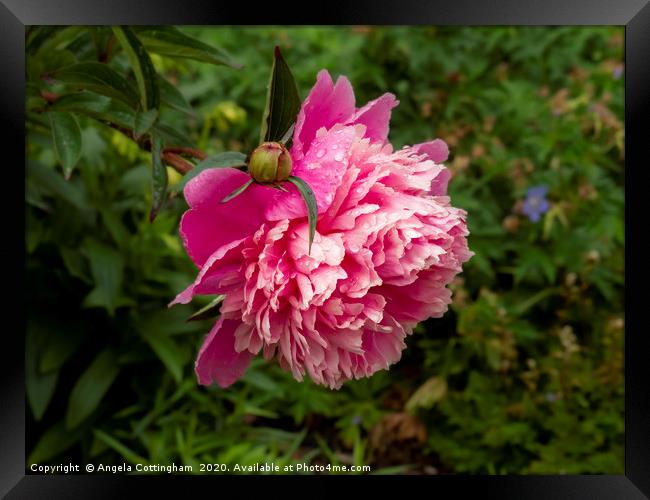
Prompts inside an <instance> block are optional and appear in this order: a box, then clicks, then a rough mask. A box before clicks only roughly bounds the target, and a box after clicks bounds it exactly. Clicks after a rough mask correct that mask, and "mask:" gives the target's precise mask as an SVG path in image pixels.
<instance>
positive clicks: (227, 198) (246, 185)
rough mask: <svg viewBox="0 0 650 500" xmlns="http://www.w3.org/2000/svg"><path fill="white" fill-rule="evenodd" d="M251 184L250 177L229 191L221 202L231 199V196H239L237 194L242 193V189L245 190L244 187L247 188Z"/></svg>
mask: <svg viewBox="0 0 650 500" xmlns="http://www.w3.org/2000/svg"><path fill="white" fill-rule="evenodd" d="M251 184H253V179H251V180H249V181H247V182H245V183H244V184H242V185H241V186H239V187H238V188H237V189H235V190H234V191H233V192H232V193H230V194H229V195H228V196H226V197H225V198H224V199H223V200H221V203H226V202H228V201H230V200H232V199H233V198H235V197H236V196H239V195H240V194H242V193H243V192H244V191H246V189H247V188H248V186H250V185H251Z"/></svg>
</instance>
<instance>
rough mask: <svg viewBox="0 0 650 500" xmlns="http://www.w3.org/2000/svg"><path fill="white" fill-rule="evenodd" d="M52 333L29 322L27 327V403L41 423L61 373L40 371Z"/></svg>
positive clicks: (41, 326)
mask: <svg viewBox="0 0 650 500" xmlns="http://www.w3.org/2000/svg"><path fill="white" fill-rule="evenodd" d="M49 333H50V332H48V331H47V329H46V328H45V326H44V325H41V324H35V323H34V322H31V321H30V322H29V323H28V325H27V333H26V343H25V386H26V392H27V401H28V402H29V407H30V408H31V410H32V414H33V415H34V418H35V419H36V420H37V421H39V420H41V418H42V417H43V414H44V413H45V410H46V409H47V407H48V405H49V404H50V401H51V400H52V396H53V395H54V390H55V389H56V383H57V381H58V379H59V371H58V370H52V371H49V372H42V371H41V370H39V366H38V365H39V359H40V357H41V353H42V350H43V345H44V343H45V342H46V340H47V337H48V335H49Z"/></svg>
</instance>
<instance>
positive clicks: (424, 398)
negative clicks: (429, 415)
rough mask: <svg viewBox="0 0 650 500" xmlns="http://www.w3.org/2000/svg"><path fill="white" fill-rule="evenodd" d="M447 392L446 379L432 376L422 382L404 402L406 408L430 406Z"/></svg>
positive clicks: (411, 409) (409, 409)
mask: <svg viewBox="0 0 650 500" xmlns="http://www.w3.org/2000/svg"><path fill="white" fill-rule="evenodd" d="M446 394H447V381H446V380H445V379H444V378H441V377H432V378H430V379H429V380H427V381H426V382H425V383H424V384H422V385H421V386H420V387H419V388H418V389H417V390H416V391H415V392H414V393H413V395H412V396H411V397H410V398H409V400H408V401H407V402H406V409H407V410H408V411H413V410H415V409H417V408H431V407H432V406H433V405H434V403H436V402H438V401H440V400H441V399H442V398H444V397H445V395H446Z"/></svg>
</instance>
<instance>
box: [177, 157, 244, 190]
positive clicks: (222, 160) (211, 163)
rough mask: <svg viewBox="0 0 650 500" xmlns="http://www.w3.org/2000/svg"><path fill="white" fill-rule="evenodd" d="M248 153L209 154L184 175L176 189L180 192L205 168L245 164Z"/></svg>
mask: <svg viewBox="0 0 650 500" xmlns="http://www.w3.org/2000/svg"><path fill="white" fill-rule="evenodd" d="M245 162H246V155H245V154H244V153H239V152H237V151H226V152H224V153H218V154H216V155H213V156H208V157H207V158H206V159H205V160H202V161H201V162H200V163H198V164H197V165H196V166H195V167H194V168H193V169H192V170H190V171H189V172H188V173H186V174H185V175H184V176H183V179H182V180H181V181H180V182H179V183H178V184H177V185H176V187H175V191H177V192H180V191H182V190H183V188H184V187H185V184H187V183H188V182H189V181H190V179H193V178H194V177H196V176H197V175H199V174H200V173H201V172H203V171H204V170H207V169H210V168H226V167H239V166H244V165H245V164H246V163H245Z"/></svg>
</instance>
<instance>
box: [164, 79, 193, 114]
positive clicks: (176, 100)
mask: <svg viewBox="0 0 650 500" xmlns="http://www.w3.org/2000/svg"><path fill="white" fill-rule="evenodd" d="M158 88H159V89H160V101H161V102H162V103H163V104H165V105H167V106H169V107H170V108H173V109H176V110H178V111H182V112H183V113H187V114H188V115H194V111H193V110H192V106H190V104H189V103H188V102H187V99H185V96H184V95H183V94H182V93H181V91H180V90H178V88H176V86H174V85H172V84H171V83H169V82H168V81H167V80H166V79H165V78H163V77H161V76H159V77H158Z"/></svg>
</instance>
